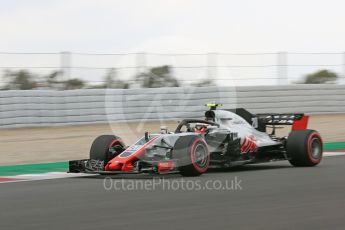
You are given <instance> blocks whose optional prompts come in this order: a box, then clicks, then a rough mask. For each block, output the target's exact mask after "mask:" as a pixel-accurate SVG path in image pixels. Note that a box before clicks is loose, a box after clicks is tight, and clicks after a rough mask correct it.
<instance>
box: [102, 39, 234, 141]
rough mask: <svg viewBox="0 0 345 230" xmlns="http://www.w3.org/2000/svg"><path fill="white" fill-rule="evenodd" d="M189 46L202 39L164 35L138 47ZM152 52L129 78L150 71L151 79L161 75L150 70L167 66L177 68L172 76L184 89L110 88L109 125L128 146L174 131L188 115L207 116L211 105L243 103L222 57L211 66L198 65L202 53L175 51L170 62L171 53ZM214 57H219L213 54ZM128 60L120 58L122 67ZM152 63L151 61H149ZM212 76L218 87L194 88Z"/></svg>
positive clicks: (230, 106) (153, 48)
mask: <svg viewBox="0 0 345 230" xmlns="http://www.w3.org/2000/svg"><path fill="white" fill-rule="evenodd" d="M186 44H190V45H191V47H193V46H194V47H196V45H195V44H198V41H195V40H190V39H186V38H182V39H181V38H160V39H158V40H155V41H152V42H149V43H147V44H144V45H142V46H140V47H139V48H136V49H135V50H147V51H151V52H152V51H155V50H157V49H158V50H159V49H160V48H166V47H171V48H172V49H174V47H175V48H176V49H174V50H179V48H178V47H186ZM197 46H198V47H196V48H194V50H196V49H199V50H205V49H204V47H202V45H197ZM200 47H201V48H200ZM180 50H181V48H180ZM167 53H169V52H167ZM174 53H176V51H175V52H174ZM181 53H183V52H181ZM148 54H150V55H146V56H147V57H146V59H147V60H145V61H143V62H144V64H140V63H139V64H140V65H144V66H146V67H145V68H143V67H142V66H139V67H140V68H139V67H138V69H131V70H132V73H131V75H129V76H128V78H127V79H132V80H131V81H133V76H135V75H140V74H143V73H146V74H149V75H150V77H151V79H155V77H156V76H155V73H154V72H152V71H150V70H151V68H152V67H157V66H163V65H167V66H170V67H171V69H172V72H171V73H170V74H171V75H173V77H174V78H176V79H177V80H178V81H179V82H180V86H181V87H165V88H138V85H137V86H136V85H132V86H133V87H137V88H130V89H111V88H108V89H106V91H105V112H106V116H107V120H108V123H109V126H110V127H111V130H112V132H113V134H114V135H116V136H119V137H121V138H122V139H123V141H124V142H125V143H126V145H128V146H131V145H133V144H134V143H135V142H136V141H137V140H138V139H139V138H142V137H143V136H144V133H145V132H149V133H151V134H157V133H160V132H161V130H160V128H161V127H162V126H165V127H167V128H168V131H169V132H173V131H174V130H175V128H176V127H177V125H178V121H181V120H183V119H187V118H198V119H203V118H204V113H205V111H206V110H208V108H207V107H206V106H205V104H207V103H210V102H215V103H222V104H224V107H225V108H226V109H229V108H236V107H237V93H236V88H235V82H234V81H233V80H232V73H231V71H230V69H228V68H223V67H222V66H225V64H224V63H220V62H219V61H218V62H217V63H216V64H213V63H212V60H211V61H210V62H209V63H208V65H210V66H206V68H200V67H198V65H199V66H200V64H198V60H199V59H200V57H198V56H197V55H190V56H184V55H183V54H182V55H181V56H179V55H175V56H174V55H170V56H169V59H168V60H167V59H166V57H165V56H162V55H159V54H157V53H156V54H152V53H148ZM211 57H213V56H212V55H211ZM126 58H128V57H124V58H123V60H119V62H118V63H117V65H118V66H124V65H125V64H124V63H127V62H128V60H127V59H126ZM203 58H207V57H203ZM214 58H216V57H214ZM180 59H182V60H180ZM199 61H200V60H199ZM148 63H151V64H150V65H146V64H148ZM196 63H197V64H196ZM178 66H180V67H178ZM184 66H185V67H186V68H184ZM218 66H220V67H218ZM187 67H188V68H187ZM204 67H205V66H204ZM210 75H212V76H210ZM217 76H222V77H220V78H219V77H217ZM158 77H159V76H157V78H158ZM224 78H226V81H225V80H224ZM208 79H211V80H213V82H214V84H215V85H216V86H209V85H202V86H201V87H194V86H193V85H192V83H196V82H200V81H202V80H208ZM221 79H222V80H221ZM121 80H124V79H121ZM225 85H226V87H225Z"/></svg>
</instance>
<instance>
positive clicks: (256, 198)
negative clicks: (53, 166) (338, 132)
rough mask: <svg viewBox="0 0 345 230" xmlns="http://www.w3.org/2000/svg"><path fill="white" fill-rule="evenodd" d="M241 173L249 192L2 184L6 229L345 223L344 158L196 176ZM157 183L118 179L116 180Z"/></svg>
mask: <svg viewBox="0 0 345 230" xmlns="http://www.w3.org/2000/svg"><path fill="white" fill-rule="evenodd" d="M121 178H124V180H122V179H121ZM234 178H237V179H238V180H241V183H240V185H241V187H242V190H240V189H239V188H238V190H222V191H219V190H199V191H195V190H193V191H187V190H186V189H181V188H180V189H178V190H176V191H175V190H173V189H171V190H167V189H163V187H162V186H161V187H159V188H156V189H155V190H151V191H145V190H142V189H139V190H134V191H127V190H124V189H119V190H115V189H111V190H106V189H105V188H104V185H103V182H104V177H100V176H99V177H93V178H85V177H84V178H68V179H57V180H45V181H30V182H16V183H6V184H0V202H1V204H0V209H1V216H0V229H4V230H9V229H151V230H152V229H344V228H345V157H344V156H338V157H328V158H325V159H324V160H323V162H322V163H321V165H319V166H317V167H313V168H293V167H291V166H290V165H289V163H288V162H277V163H270V164H261V165H252V166H245V167H241V168H238V169H232V170H227V171H215V172H210V173H207V174H205V175H203V176H201V177H199V178H189V179H188V180H192V181H194V182H196V181H199V182H200V183H201V184H202V183H205V182H206V181H208V180H220V181H223V182H224V181H229V180H233V179H234ZM154 179H156V180H158V179H159V178H157V177H154ZM149 180H151V181H152V177H151V176H143V175H141V176H137V175H135V176H134V175H127V176H114V177H113V180H108V181H109V183H108V185H111V182H114V181H121V183H122V181H124V183H127V182H129V181H149ZM164 180H168V181H170V182H173V181H181V180H182V178H181V177H179V176H178V175H169V176H165V177H164ZM113 184H115V183H113ZM120 187H121V185H120ZM151 188H152V187H151ZM175 189H176V187H175Z"/></svg>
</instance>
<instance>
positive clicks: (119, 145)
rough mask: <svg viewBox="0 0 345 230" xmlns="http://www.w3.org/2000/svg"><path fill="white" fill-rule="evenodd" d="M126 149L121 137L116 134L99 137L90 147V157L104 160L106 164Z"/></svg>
mask: <svg viewBox="0 0 345 230" xmlns="http://www.w3.org/2000/svg"><path fill="white" fill-rule="evenodd" d="M124 149H125V145H124V144H123V142H122V141H121V139H120V138H119V137H117V136H115V135H102V136H99V137H97V138H96V139H95V140H94V141H93V143H92V145H91V149H90V159H93V160H102V161H104V164H106V163H107V162H108V161H110V160H111V159H112V158H114V157H116V156H117V155H119V154H120V153H121V152H122V151H123V150H124Z"/></svg>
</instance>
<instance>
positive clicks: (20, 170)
mask: <svg viewBox="0 0 345 230" xmlns="http://www.w3.org/2000/svg"><path fill="white" fill-rule="evenodd" d="M67 171H68V162H53V163H42V164H23V165H5V166H0V176H15V175H21V174H39V173H47V172H67Z"/></svg>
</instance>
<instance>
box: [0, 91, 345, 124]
mask: <svg viewBox="0 0 345 230" xmlns="http://www.w3.org/2000/svg"><path fill="white" fill-rule="evenodd" d="M212 101H215V102H220V103H223V104H224V108H235V107H243V108H246V109H248V110H249V111H251V112H253V113H263V112H274V113H283V112H304V113H312V114H320V113H345V85H289V86H258V87H253V86H251V87H236V88H232V87H205V88H191V87H190V88H158V89H127V90H125V89H107V90H71V91H48V90H47V91H0V106H1V107H0V128H10V127H27V126H52V125H69V124H89V123H105V122H107V121H112V122H114V121H115V122H116V121H119V122H121V121H147V120H158V119H164V120H171V119H180V118H186V117H191V118H194V117H202V116H203V111H205V106H204V104H205V103H207V102H212Z"/></svg>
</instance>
